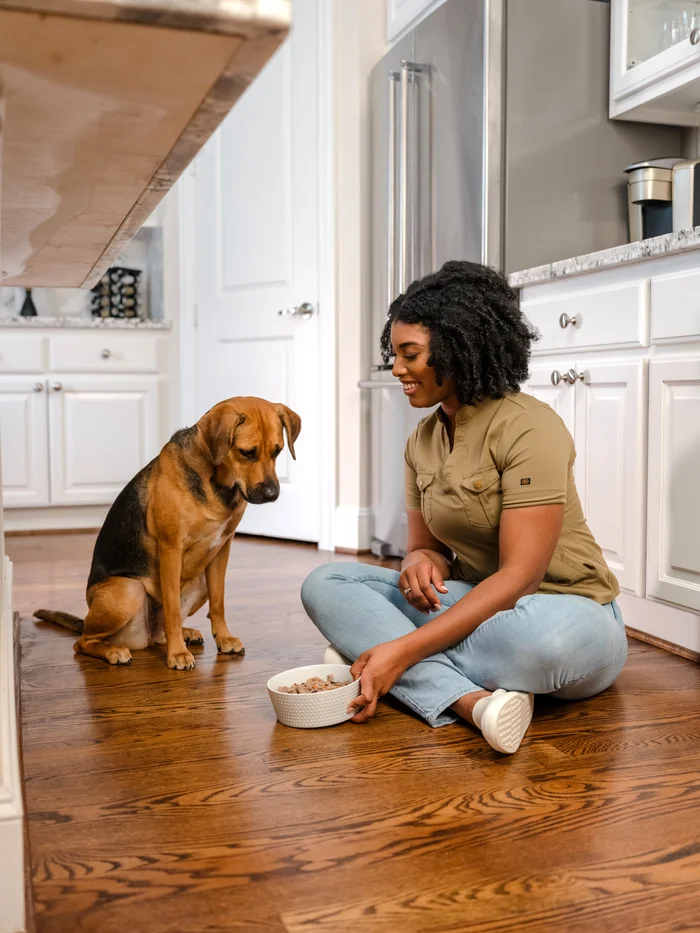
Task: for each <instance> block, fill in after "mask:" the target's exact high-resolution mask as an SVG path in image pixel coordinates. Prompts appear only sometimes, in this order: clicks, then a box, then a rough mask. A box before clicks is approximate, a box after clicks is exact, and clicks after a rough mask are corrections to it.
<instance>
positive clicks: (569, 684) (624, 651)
mask: <svg viewBox="0 0 700 933" xmlns="http://www.w3.org/2000/svg"><path fill="white" fill-rule="evenodd" d="M626 654H627V644H625V647H624V648H623V649H622V650H621V651H618V653H617V654H616V655H615V657H614V658H612V659H611V660H610V661H606V662H605V664H601V665H600V666H599V667H594V668H593V670H592V671H588V673H586V674H582V675H581V676H580V677H577V678H576V680H571V681H567V683H565V684H562V685H561V686H560V687H558V688H557V689H558V690H563V689H564V688H565V687H575V686H576V684H580V683H581V681H582V680H585V679H586V678H587V677H592V676H593V674H597V673H599V671H604V670H605V668H606V667H610V666H611V665H613V664H615V662H616V661H619V660H620V658H621V657H623V655H626Z"/></svg>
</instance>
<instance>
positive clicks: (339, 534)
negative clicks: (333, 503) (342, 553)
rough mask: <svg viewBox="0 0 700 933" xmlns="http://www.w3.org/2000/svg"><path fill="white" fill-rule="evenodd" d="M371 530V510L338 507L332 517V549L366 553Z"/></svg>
mask: <svg viewBox="0 0 700 933" xmlns="http://www.w3.org/2000/svg"><path fill="white" fill-rule="evenodd" d="M373 530H374V510H373V509H367V508H360V507H359V506H354V505H339V506H338V507H337V508H336V510H335V514H334V516H333V547H334V548H341V549H342V550H348V551H368V550H369V547H370V544H371V543H372V532H373Z"/></svg>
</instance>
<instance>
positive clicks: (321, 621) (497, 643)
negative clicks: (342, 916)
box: [301, 563, 627, 726]
mask: <svg viewBox="0 0 700 933" xmlns="http://www.w3.org/2000/svg"><path fill="white" fill-rule="evenodd" d="M398 581H399V574H398V572H397V571H395V570H388V569H386V568H385V567H374V566H371V565H368V564H359V563H337V564H324V565H323V566H321V567H317V568H316V570H314V571H312V572H311V573H310V574H309V576H308V577H307V578H306V580H304V583H303V584H302V588H301V599H302V602H303V604H304V608H305V609H306V611H307V613H308V615H309V617H310V618H311V620H312V622H313V623H314V625H315V626H316V627H317V628H318V629H319V630H320V631H321V632H322V633H323V634H324V635H325V637H326V638H327V639H328V641H329V642H330V643H331V644H332V645H333V646H334V647H335V648H337V649H338V651H340V653H341V654H343V655H345V657H347V658H351V659H352V660H353V661H354V660H355V659H356V658H357V657H358V656H359V655H360V654H362V652H363V651H367V649H368V648H373V647H374V646H375V645H378V644H381V643H382V642H385V641H391V640H392V639H394V638H400V637H401V635H406V634H408V633H409V632H412V631H413V630H414V629H416V628H417V627H419V626H421V625H425V623H426V622H428V621H429V620H430V619H433V618H435V617H436V616H437V615H439V613H440V612H444V611H445V610H446V609H449V608H450V606H454V604H455V603H456V602H457V601H458V600H459V599H461V598H462V597H463V596H465V595H466V594H467V593H468V592H469V591H470V590H471V589H473V586H472V584H470V583H464V582H463V581H461V580H447V581H446V582H445V586H446V587H447V589H448V590H449V593H445V594H443V593H441V594H439V595H440V602H441V608H440V609H439V610H438V611H437V612H431V613H430V615H425V614H424V613H422V612H420V611H419V610H418V609H415V608H413V607H412V606H411V605H410V604H409V603H407V602H406V600H405V599H404V597H403V594H402V593H401V591H400V590H399V586H398ZM626 657H627V637H626V635H625V626H624V622H623V621H622V615H621V613H620V610H619V608H618V606H617V604H616V603H615V602H612V603H608V604H607V605H605V606H603V605H601V604H600V603H596V602H594V600H592V599H587V598H586V597H585V596H569V595H563V596H559V595H547V594H543V593H535V594H534V595H532V596H523V597H522V598H521V599H519V600H518V602H517V603H516V604H515V606H514V607H513V609H507V610H505V611H504V612H497V613H496V615H495V616H492V618H490V619H487V620H486V621H485V622H482V624H481V625H480V626H479V627H478V628H477V629H476V630H475V631H474V632H472V634H471V635H469V637H468V638H465V639H464V641H462V642H460V643H459V644H457V645H455V646H454V648H450V649H449V650H447V651H443V652H441V653H440V654H434V655H432V656H431V657H429V658H426V659H425V660H424V661H420V662H419V663H418V664H416V665H414V666H413V667H411V668H409V669H408V670H407V671H406V672H405V674H403V676H402V677H401V678H400V679H399V680H398V681H397V682H396V684H395V685H394V686H393V688H392V689H391V694H392V695H393V696H395V697H396V698H397V699H398V700H401V702H402V703H405V705H406V706H408V707H409V708H410V709H412V710H413V711H414V712H416V713H418V715H419V716H422V717H423V719H425V720H426V721H427V722H429V723H430V725H431V726H444V725H446V724H447V723H450V722H454V721H455V720H456V719H457V718H458V717H457V716H456V714H455V713H453V712H452V711H451V710H450V706H451V705H452V704H453V703H454V702H455V701H456V700H458V699H459V698H460V697H461V696H464V695H465V694H466V693H473V692H474V691H476V690H496V689H497V688H498V687H503V688H505V689H506V690H523V691H526V692H527V693H548V694H550V695H551V696H555V697H559V698H560V699H564V700H578V699H583V698H584V697H590V696H594V695H595V694H596V693H600V692H601V691H602V690H605V689H606V688H607V687H609V686H610V685H611V684H612V682H613V681H614V680H615V678H616V677H617V675H618V674H619V673H620V671H621V670H622V668H623V666H624V663H625V659H626Z"/></svg>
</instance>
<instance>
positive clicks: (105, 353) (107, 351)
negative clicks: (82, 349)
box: [100, 347, 112, 360]
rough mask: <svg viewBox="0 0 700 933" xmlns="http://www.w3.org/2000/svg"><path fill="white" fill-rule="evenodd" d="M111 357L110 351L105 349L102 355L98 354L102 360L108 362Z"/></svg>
mask: <svg viewBox="0 0 700 933" xmlns="http://www.w3.org/2000/svg"><path fill="white" fill-rule="evenodd" d="M111 355H112V351H111V350H108V349H107V348H106V347H105V349H104V350H103V351H102V353H100V356H101V357H102V359H103V360H108V359H109V358H110V356H111Z"/></svg>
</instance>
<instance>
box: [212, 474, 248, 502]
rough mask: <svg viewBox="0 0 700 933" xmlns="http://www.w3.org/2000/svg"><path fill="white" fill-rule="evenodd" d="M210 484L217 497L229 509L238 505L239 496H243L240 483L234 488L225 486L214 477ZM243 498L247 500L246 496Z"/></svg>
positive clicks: (235, 484)
mask: <svg viewBox="0 0 700 933" xmlns="http://www.w3.org/2000/svg"><path fill="white" fill-rule="evenodd" d="M210 482H211V488H212V489H213V490H214V494H215V495H216V497H217V498H218V499H219V500H220V501H221V502H223V504H224V505H225V506H226V507H227V508H229V509H232V508H233V507H234V506H235V505H236V503H237V501H238V497H239V495H243V494H242V493H241V491H240V489H239V486H238V483H234V484H233V486H223V485H222V484H221V483H219V482H217V481H216V476H215V475H214V476H212V478H211V480H210ZM243 498H245V496H243Z"/></svg>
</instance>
